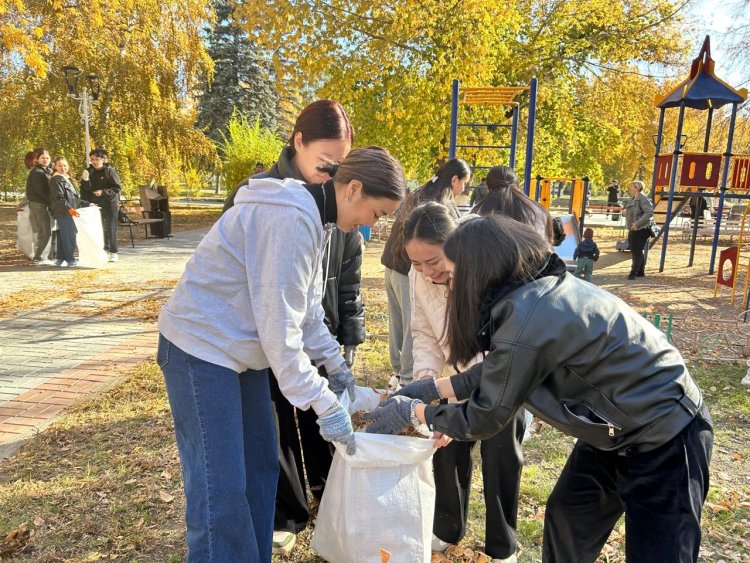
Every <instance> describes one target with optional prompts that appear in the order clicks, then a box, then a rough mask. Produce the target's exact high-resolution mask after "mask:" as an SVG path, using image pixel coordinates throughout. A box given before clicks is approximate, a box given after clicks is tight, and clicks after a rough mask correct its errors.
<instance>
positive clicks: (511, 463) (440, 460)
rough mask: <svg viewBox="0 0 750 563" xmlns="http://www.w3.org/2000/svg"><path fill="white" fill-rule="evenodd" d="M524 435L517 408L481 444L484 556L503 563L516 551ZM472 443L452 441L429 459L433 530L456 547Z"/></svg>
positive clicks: (464, 509)
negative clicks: (432, 501)
mask: <svg viewBox="0 0 750 563" xmlns="http://www.w3.org/2000/svg"><path fill="white" fill-rule="evenodd" d="M524 430H525V428H524V416H523V409H520V410H519V411H518V412H517V413H516V415H515V417H514V418H513V419H512V421H511V422H510V423H509V424H508V425H507V426H506V427H505V428H503V429H502V430H501V431H500V432H498V433H497V434H495V435H494V436H492V437H491V438H488V439H486V440H482V441H481V445H480V453H481V455H482V477H483V485H484V505H485V510H486V514H485V553H487V555H489V556H490V557H492V558H498V559H504V558H506V557H509V556H510V555H512V554H513V553H515V552H516V547H517V546H516V521H517V516H518V495H519V491H520V483H521V469H522V468H523V449H522V448H521V441H522V440H523V433H524ZM475 444H476V442H459V441H456V440H454V441H453V442H451V443H450V444H448V445H447V446H445V447H444V448H439V449H438V450H437V451H436V452H435V455H434V457H433V469H434V472H435V489H436V497H435V520H434V522H433V527H432V531H433V533H434V534H435V535H436V536H437V537H439V538H440V539H441V540H443V541H446V542H450V543H458V542H459V541H460V540H461V539H462V538H463V537H464V535H465V534H466V520H467V515H468V509H469V492H470V489H471V473H472V469H473V462H472V456H471V452H472V450H473V448H474V445H475Z"/></svg>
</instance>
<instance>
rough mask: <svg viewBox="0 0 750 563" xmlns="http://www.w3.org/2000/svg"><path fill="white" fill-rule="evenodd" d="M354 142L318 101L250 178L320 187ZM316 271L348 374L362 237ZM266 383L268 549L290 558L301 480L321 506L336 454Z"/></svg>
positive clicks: (340, 244)
mask: <svg viewBox="0 0 750 563" xmlns="http://www.w3.org/2000/svg"><path fill="white" fill-rule="evenodd" d="M353 143H354V129H353V127H352V125H351V121H350V120H349V116H348V115H347V113H346V111H345V110H344V108H343V107H342V106H341V104H339V103H338V102H336V101H332V100H318V101H315V102H313V103H311V104H310V105H308V106H307V107H305V108H304V109H303V110H302V112H300V114H299V116H298V117H297V120H296V122H295V124H294V130H293V131H292V135H291V136H290V138H289V142H288V144H287V146H286V147H284V149H283V150H282V151H281V154H280V155H279V158H278V160H277V161H276V163H275V164H274V165H273V166H272V167H271V168H270V170H268V171H266V172H261V173H260V174H256V175H255V176H253V177H252V179H261V178H275V179H278V180H283V179H285V178H294V179H295V180H300V181H302V182H307V183H319V182H325V181H327V180H329V179H330V176H329V175H328V173H327V172H325V170H326V169H327V167H328V166H329V165H330V163H338V162H341V161H342V160H344V158H345V157H346V155H347V154H348V153H349V151H350V150H351V148H352V144H353ZM245 183H247V181H245ZM235 193H236V191H235ZM233 202H234V194H232V195H230V197H229V198H228V199H227V202H226V204H225V207H224V209H225V212H226V210H228V209H230V208H231V207H232V205H233ZM321 265H322V268H323V280H324V289H325V291H324V294H323V300H322V303H323V311H324V313H325V322H326V326H327V327H328V330H329V331H330V333H331V334H332V335H333V336H334V337H335V338H336V340H337V341H338V342H339V344H341V346H343V348H344V357H345V360H346V363H347V365H348V366H349V367H350V368H351V367H352V366H353V365H354V362H355V359H356V357H357V346H359V345H360V344H362V342H364V340H365V312H364V303H363V301H362V297H361V295H360V289H359V286H360V281H361V266H362V245H361V242H360V237H359V232H358V231H353V232H344V231H342V230H340V229H333V230H332V231H331V233H330V239H329V242H328V244H327V245H326V246H325V248H324V252H323V257H322V260H321ZM318 372H319V373H320V375H321V376H322V377H327V375H328V374H327V372H326V368H325V366H318ZM269 380H270V385H271V399H272V401H273V406H274V410H275V420H276V422H277V428H276V434H277V436H278V442H279V448H278V449H279V465H280V468H281V471H280V473H279V481H278V487H277V493H276V515H275V520H274V530H275V531H274V535H273V546H274V550H275V551H276V552H278V553H281V554H288V553H289V552H290V551H291V549H292V548H293V547H294V544H295V542H296V535H295V534H296V533H297V532H299V531H301V530H303V529H304V528H305V526H307V523H308V521H309V519H310V509H309V506H308V503H307V491H306V489H305V479H307V484H308V485H309V487H310V491H311V492H312V495H313V497H315V498H316V499H317V500H320V499H321V497H322V495H323V490H324V486H325V482H326V479H327V477H328V470H329V469H330V467H331V462H332V460H333V452H332V448H331V446H330V445H329V444H328V442H326V441H325V440H323V439H322V438H321V436H320V432H319V431H318V424H317V419H318V417H317V414H315V411H313V410H300V409H296V408H295V407H294V406H293V405H292V404H291V403H290V402H289V401H288V400H287V399H286V398H285V397H284V395H283V394H282V393H281V390H280V389H279V385H278V383H277V381H276V377H275V376H274V374H273V373H269ZM303 460H304V461H303Z"/></svg>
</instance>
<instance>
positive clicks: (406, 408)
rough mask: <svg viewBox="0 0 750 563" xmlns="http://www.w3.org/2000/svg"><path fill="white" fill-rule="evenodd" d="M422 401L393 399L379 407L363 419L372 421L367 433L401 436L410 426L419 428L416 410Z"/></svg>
mask: <svg viewBox="0 0 750 563" xmlns="http://www.w3.org/2000/svg"><path fill="white" fill-rule="evenodd" d="M421 402H422V401H420V400H419V399H410V398H409V397H403V396H401V397H396V396H394V397H391V398H390V399H388V400H387V401H383V402H382V403H381V404H380V406H379V407H377V408H375V410H372V411H370V412H368V413H366V414H365V415H364V416H363V417H362V419H363V420H367V421H370V422H371V423H372V424H370V425H369V426H368V427H367V432H371V433H373V434H401V433H402V432H403V431H404V430H406V429H407V428H409V427H410V426H414V427H417V426H419V420H417V418H416V415H415V413H414V408H415V407H416V406H417V405H418V404H420V403H421Z"/></svg>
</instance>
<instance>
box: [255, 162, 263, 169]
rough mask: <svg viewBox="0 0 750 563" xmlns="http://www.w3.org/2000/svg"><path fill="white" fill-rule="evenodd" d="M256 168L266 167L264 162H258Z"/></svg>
mask: <svg viewBox="0 0 750 563" xmlns="http://www.w3.org/2000/svg"><path fill="white" fill-rule="evenodd" d="M255 166H263V167H264V168H265V165H264V164H263V163H262V162H256V163H255Z"/></svg>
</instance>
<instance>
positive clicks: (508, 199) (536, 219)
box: [471, 166, 552, 241]
mask: <svg viewBox="0 0 750 563" xmlns="http://www.w3.org/2000/svg"><path fill="white" fill-rule="evenodd" d="M487 190H488V193H487V197H486V198H484V199H483V200H482V201H481V202H480V203H479V204H477V205H475V206H474V208H473V209H472V210H471V212H472V213H476V214H477V215H490V214H492V213H500V214H502V215H506V216H508V217H510V218H511V219H515V220H516V221H520V222H521V223H525V224H527V225H531V226H532V227H534V228H535V229H536V230H537V232H538V233H540V234H542V235H544V236H545V238H547V240H549V241H551V240H552V217H550V214H549V211H547V210H546V209H545V208H544V206H543V205H541V204H539V203H537V202H536V201H534V200H533V199H531V198H530V197H528V196H527V195H526V194H524V193H523V192H522V191H521V187H520V185H519V184H518V176H516V173H515V172H514V171H513V169H512V168H511V167H509V166H495V167H493V168H490V171H489V172H488V173H487Z"/></svg>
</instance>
